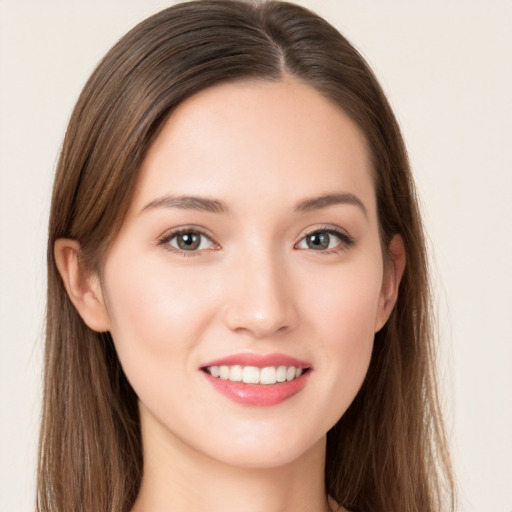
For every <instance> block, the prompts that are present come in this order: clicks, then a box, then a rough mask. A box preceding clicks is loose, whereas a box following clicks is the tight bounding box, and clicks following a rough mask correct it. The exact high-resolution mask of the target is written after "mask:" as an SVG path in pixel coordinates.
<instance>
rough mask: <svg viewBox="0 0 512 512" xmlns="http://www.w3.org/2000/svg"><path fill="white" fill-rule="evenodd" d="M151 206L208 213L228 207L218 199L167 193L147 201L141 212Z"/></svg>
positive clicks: (225, 211)
mask: <svg viewBox="0 0 512 512" xmlns="http://www.w3.org/2000/svg"><path fill="white" fill-rule="evenodd" d="M153 208H176V209H179V210H196V211H200V212H209V213H227V211H228V207H227V206H226V204H225V203H223V202H222V201H219V200H218V199H211V198H208V197H201V196H173V195H167V196H163V197H159V198H158V199H154V200H153V201H151V202H150V203H148V204H147V205H146V206H144V208H142V210H141V212H140V213H142V212H144V211H146V210H150V209H153Z"/></svg>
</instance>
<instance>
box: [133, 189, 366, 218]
mask: <svg viewBox="0 0 512 512" xmlns="http://www.w3.org/2000/svg"><path fill="white" fill-rule="evenodd" d="M340 204H341V205H343V204H350V205H354V206H357V207H358V208H359V209H360V210H361V211H362V212H363V213H364V215H365V216H366V217H368V211H367V209H366V207H365V205H364V203H363V202H362V201H361V199H359V198H358V197H357V196H356V195H354V194H351V193H350V192H340V193H334V194H333V193H331V194H323V195H320V196H316V197H312V198H308V199H303V200H302V201H299V202H298V203H297V204H296V205H295V211H297V212H309V211H314V210H321V209H323V208H328V207H329V206H335V205H340ZM154 208H176V209H179V210H195V211H201V212H209V213H228V212H229V208H228V207H227V205H226V204H225V203H224V202H223V201H220V200H219V199H213V198H209V197H203V196H184V195H177V196H175V195H166V196H163V197H159V198H157V199H154V200H153V201H151V202H149V203H148V204H147V205H146V206H144V208H143V209H142V210H141V212H140V213H142V212H144V211H146V210H152V209H154Z"/></svg>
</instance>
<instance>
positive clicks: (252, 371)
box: [242, 366, 260, 384]
mask: <svg viewBox="0 0 512 512" xmlns="http://www.w3.org/2000/svg"><path fill="white" fill-rule="evenodd" d="M242 380H243V381H244V382H245V383H246V384H259V383H260V369H259V368H256V366H245V367H244V369H243V378H242Z"/></svg>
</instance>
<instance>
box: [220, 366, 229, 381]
mask: <svg viewBox="0 0 512 512" xmlns="http://www.w3.org/2000/svg"><path fill="white" fill-rule="evenodd" d="M220 378H221V379H222V380H228V379H229V366H221V367H220Z"/></svg>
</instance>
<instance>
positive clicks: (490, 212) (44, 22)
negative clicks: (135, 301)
mask: <svg viewBox="0 0 512 512" xmlns="http://www.w3.org/2000/svg"><path fill="white" fill-rule="evenodd" d="M170 3H171V2H169V1H160V0H144V1H143V0H138V1H135V0H108V1H105V0H103V1H99V0H96V1H85V0H81V1H80V0H62V1H45V0H39V1H37V0H33V1H30V0H0V179H1V183H0V244H1V251H0V258H1V264H0V293H1V304H0V305H1V309H0V315H1V317H0V318H1V327H0V332H1V344H0V351H1V352H0V411H1V421H0V511H1V512H17V511H20V512H29V511H31V510H33V500H34V486H35V481H34V473H35V448H36V444H37V436H38V422H39V418H38V414H39V401H40V388H41V387H40V381H41V340H42V331H43V313H44V295H45V291H44V289H45V237H46V224H47V212H48V207H49V195H50V188H51V182H52V174H53V170H54V166H55V162H56V158H57V155H58V150H59V145H60V143H61V140H62V137H63V133H64V130H65V126H66V122H67V119H68V117H69V115H70V111H71V108H72V106H73V104H74V102H75V100H76V97H77V95H78V93H79V91H80V89H81V87H82V85H83V84H84V81H85V80H86V78H87V77H88V75H89V74H90V72H91V71H92V69H93V67H94V65H95V64H96V62H97V61H98V60H99V59H100V57H101V56H102V55H103V54H104V53H105V52H106V50H107V49H108V48H109V47H110V46H111V45H112V44H113V43H114V42H115V41H116V40H117V39H118V38H119V37H120V36H121V35H122V34H123V33H125V32H126V31H127V30H128V29H129V28H131V27H132V26H133V25H134V24H135V23H136V22H137V21H139V20H141V19H142V18H143V17H146V16H147V15H149V14H152V13H154V12H156V11H157V10H160V9H161V8H163V7H166V6H168V5H169V4H170ZM300 3H302V4H304V5H306V6H308V7H311V8H313V9H315V10H317V11H318V12H319V13H320V14H322V15H324V16H325V17H326V18H328V19H329V20H330V21H331V22H332V23H334V24H335V25H336V26H337V27H338V28H340V29H341V30H342V32H344V34H345V35H347V36H348V37H349V39H351V40H352V41H353V42H354V43H355V45H356V46H357V47H358V48H359V49H360V50H361V52H362V53H363V55H365V56H366V58H367V59H368V61H369V63H370V64H371V65H372V66H373V68H374V70H375V71H376V73H377V76H378V77H379V79H380V80H381V82H382V85H383V86H384V89H385V90H386V91H387V93H388V95H389V97H390V100H391V103H392V105H393V106H394V108H395V111H396V114H397V116H398V119H399V121H400V123H401V126H402V128H403V131H404V135H405V138H406V141H407V143H408V147H409V150H410V155H411V160H412V164H413V168H414V170H415V173H416V179H417V182H418V187H419V190H420V195H421V198H422V204H423V209H424V214H425V219H426V223H427V229H428V232H429V235H430V239H431V247H432V254H433V265H434V272H435V278H436V279H435V285H436V297H437V304H438V309H439V317H440V333H441V346H442V353H441V356H442V358H441V373H442V377H443V380H442V392H443V401H444V404H445V409H446V412H447V418H448V427H449V434H450V440H451V445H452V450H453V456H454V461H455V467H456V471H457V477H458V481H459V486H460V495H461V499H460V507H459V510H460V511H461V512H484V511H485V512H488V511H489V512H512V328H511V322H512V292H511V290H512V270H511V269H512V229H511V224H512V100H511V95H512V64H511V62H512V2H511V1H510V0H491V1H485V2H484V1H483V0H481V1H471V0H452V1H450V2H446V1H439V0H437V1H433V2H432V1H429V2H426V1H424V2H411V1H407V0H402V1H396V0H395V1H390V0H387V1H386V2H378V0H374V1H372V2H370V1H361V0H360V1H356V0H350V1H344V0H324V1H322V0H317V1H314V0H305V1H303V2H300Z"/></svg>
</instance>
